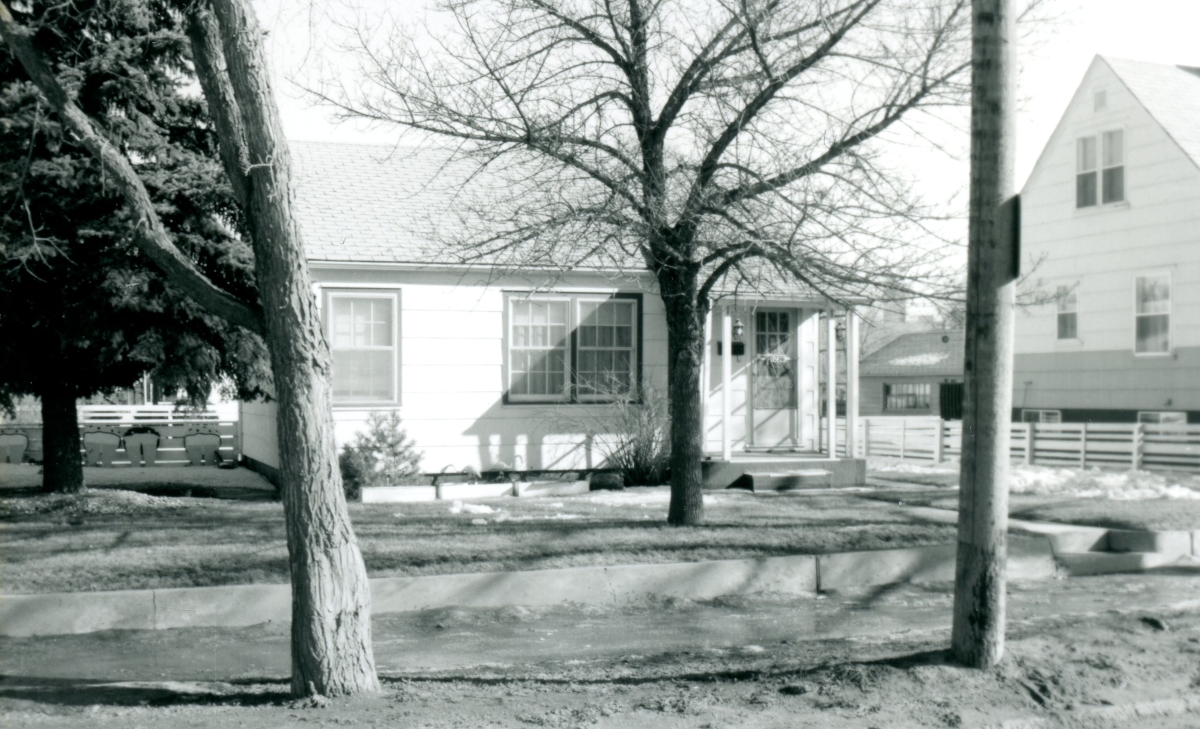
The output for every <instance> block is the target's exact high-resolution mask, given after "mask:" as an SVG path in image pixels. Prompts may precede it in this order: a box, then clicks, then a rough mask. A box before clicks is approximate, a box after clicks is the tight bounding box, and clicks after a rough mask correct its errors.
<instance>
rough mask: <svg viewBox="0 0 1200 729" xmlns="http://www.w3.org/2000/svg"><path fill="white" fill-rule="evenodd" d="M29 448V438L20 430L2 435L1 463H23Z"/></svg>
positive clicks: (0, 447) (0, 437)
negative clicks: (26, 450)
mask: <svg viewBox="0 0 1200 729" xmlns="http://www.w3.org/2000/svg"><path fill="white" fill-rule="evenodd" d="M28 447H29V436H27V435H25V434H24V433H22V432H20V431H19V430H6V431H4V432H2V433H0V463H22V462H23V461H24V460H25V449H26V448H28Z"/></svg>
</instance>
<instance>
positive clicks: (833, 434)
mask: <svg viewBox="0 0 1200 729" xmlns="http://www.w3.org/2000/svg"><path fill="white" fill-rule="evenodd" d="M825 332H826V336H825V341H826V347H827V348H828V353H827V356H828V357H829V376H828V377H827V378H826V380H825V389H826V392H825V397H826V398H827V404H826V406H825V408H826V415H827V417H826V419H825V434H826V442H827V443H829V457H830V458H837V317H836V316H834V314H833V309H830V310H829V311H828V312H827V314H826V316H825Z"/></svg>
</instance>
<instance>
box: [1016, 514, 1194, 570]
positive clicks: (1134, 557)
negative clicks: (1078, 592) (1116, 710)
mask: <svg viewBox="0 0 1200 729" xmlns="http://www.w3.org/2000/svg"><path fill="white" fill-rule="evenodd" d="M1012 531H1014V532H1018V533H1024V534H1030V535H1040V536H1045V537H1048V538H1049V539H1050V546H1051V548H1052V549H1053V550H1054V557H1055V559H1057V560H1058V561H1059V563H1060V564H1061V565H1062V566H1063V568H1064V569H1065V570H1066V572H1067V574H1069V575H1071V576H1076V577H1082V576H1086V575H1108V574H1118V573H1122V572H1145V571H1146V570H1153V569H1159V568H1164V567H1179V568H1181V569H1196V568H1200V542H1198V541H1197V539H1196V535H1197V534H1200V532H1187V531H1159V532H1156V531H1133V530H1125V529H1104V528H1100V527H1080V526H1071V525H1067V524H1044V523H1036V522H1014V523H1013V524H1012Z"/></svg>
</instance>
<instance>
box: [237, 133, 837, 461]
mask: <svg viewBox="0 0 1200 729" xmlns="http://www.w3.org/2000/svg"><path fill="white" fill-rule="evenodd" d="M291 148H292V154H293V159H294V170H295V184H294V187H295V208H294V209H295V210H296V212H297V215H298V217H299V219H300V224H301V228H302V231H303V234H304V240H305V246H306V249H307V253H308V259H309V267H310V271H311V275H312V279H313V282H314V288H315V292H314V293H315V295H316V296H317V297H318V300H319V302H320V310H321V314H322V317H323V321H324V324H325V327H326V336H327V338H328V341H329V343H330V346H331V348H332V355H333V409H334V412H333V415H334V421H335V428H336V438H337V441H338V442H339V444H344V443H346V442H347V441H349V440H350V439H352V438H353V436H354V434H355V433H357V432H359V431H360V430H361V429H362V428H363V427H364V425H365V423H366V421H367V418H368V416H369V415H370V413H372V412H375V411H393V410H394V411H399V412H400V413H401V417H402V419H403V422H404V427H405V429H406V430H407V432H408V435H409V436H410V437H411V438H413V440H414V441H415V442H416V447H417V448H418V449H419V450H420V451H421V452H422V454H423V461H422V469H423V470H424V471H425V472H426V473H436V472H441V471H444V470H451V471H461V470H464V469H465V468H467V467H471V468H474V469H478V470H480V471H486V470H488V469H489V468H491V467H493V466H496V465H498V464H505V465H506V466H507V467H508V468H510V469H516V470H532V471H538V470H577V469H585V468H596V467H600V466H601V465H602V463H601V461H602V458H601V456H600V454H599V453H598V452H597V449H596V448H595V447H594V440H593V439H592V438H591V437H589V434H588V433H589V431H591V430H594V429H596V428H597V424H598V423H600V422H601V421H603V419H604V417H605V414H606V412H608V411H606V409H605V404H606V403H607V402H611V401H612V399H613V395H612V393H613V392H614V391H615V393H616V394H615V397H622V396H625V395H628V394H634V395H636V394H637V393H646V392H649V391H657V392H658V393H660V394H661V395H663V396H664V397H665V391H666V384H667V325H666V318H665V312H664V309H663V305H662V302H661V299H660V298H659V296H658V294H657V292H656V288H655V282H654V278H653V276H652V275H651V274H650V273H649V271H646V270H645V269H644V267H637V266H630V265H627V264H619V263H618V264H614V263H611V262H608V261H605V260H598V261H597V262H596V263H595V265H592V266H587V265H584V266H576V267H573V268H571V269H570V270H567V269H565V268H564V267H562V265H561V264H562V261H556V260H553V256H550V257H544V258H543V259H540V260H538V261H536V262H533V263H528V262H527V263H522V264H520V265H515V264H514V263H513V262H512V261H511V260H509V261H505V262H503V265H500V264H499V263H497V262H496V261H495V260H493V259H490V258H488V257H487V256H483V257H481V258H480V259H479V260H476V261H470V262H464V261H463V260H462V259H461V258H460V257H458V256H456V255H453V251H454V250H455V248H454V247H453V246H449V245H447V240H448V239H450V238H453V237H454V233H455V230H456V226H463V225H464V222H463V221H464V219H466V220H468V221H469V219H470V218H471V215H472V213H471V212H470V210H471V207H472V205H478V204H480V203H481V202H482V203H483V204H486V202H487V200H488V189H489V188H488V185H495V184H499V183H497V181H496V180H495V179H489V178H488V176H487V175H478V176H474V177H472V176H471V174H470V173H472V172H474V171H475V168H474V166H473V165H467V164H464V163H458V162H454V161H453V160H451V159H449V158H448V157H447V156H446V155H445V154H443V153H438V152H435V151H421V152H414V151H411V150H400V151H396V150H393V149H391V148H389V147H377V146H366V145H343V144H324V143H293V144H292V146H291ZM467 225H469V223H467ZM586 243H587V242H586V241H576V242H568V241H564V243H563V246H564V248H566V247H569V246H571V245H576V246H581V245H585V244H586ZM565 255H566V254H565V253H564V256H565ZM739 288H740V289H741V290H740V291H738V293H737V296H736V298H735V297H733V296H730V297H728V298H727V299H725V300H724V301H722V302H719V305H718V306H716V307H714V314H713V316H712V318H711V321H710V328H709V335H708V346H707V350H706V358H705V374H706V376H707V380H706V385H707V386H706V392H705V395H706V397H705V403H706V418H705V421H704V422H705V430H706V437H707V440H706V446H707V449H708V450H709V451H710V452H712V453H715V454H721V453H722V452H723V450H724V439H726V438H727V439H728V440H729V441H730V448H731V450H732V451H733V452H738V453H740V452H743V451H746V450H751V449H753V448H756V447H757V448H781V449H789V450H796V451H809V452H811V451H814V450H815V449H816V448H817V447H818V439H817V428H818V427H819V420H818V416H817V392H818V385H819V383H818V382H817V378H818V372H819V369H818V367H817V356H818V348H817V340H818V338H817V332H818V321H819V319H821V318H822V317H827V316H828V315H829V312H830V311H832V308H833V307H831V305H830V304H829V302H827V301H826V300H824V299H823V298H822V297H819V296H816V295H813V294H810V293H808V292H807V291H805V290H803V289H802V288H800V287H786V288H785V289H781V290H777V291H764V290H763V289H762V286H756V287H750V286H747V285H745V284H744V283H743V285H742V286H740V287H739ZM838 314H839V315H844V311H841V312H838ZM723 317H728V321H727V322H726V321H724V320H723ZM723 325H728V326H729V327H730V329H731V331H732V337H731V338H732V339H733V342H732V344H733V347H732V353H731V351H730V347H729V346H728V345H729V344H730V342H723V341H722V339H723V337H722V336H721V334H720V333H721V331H722V326H723ZM731 355H732V357H731ZM725 357H731V358H732V359H733V360H735V361H733V362H731V365H732V366H731V368H730V372H729V376H728V381H727V382H728V389H727V391H728V392H729V393H730V394H731V398H730V403H729V410H730V419H729V421H728V422H726V421H725V420H724V419H723V416H722V412H723V408H724V402H723V394H724V392H726V380H725V374H724V368H723V367H722V366H721V362H722V358H725ZM242 428H243V431H242V440H243V452H244V454H245V455H246V456H247V457H248V458H250V459H251V461H252V463H255V464H256V465H257V466H258V467H265V469H266V470H267V471H268V472H269V471H270V470H271V469H272V468H275V467H277V466H278V452H277V445H276V439H275V425H274V413H273V408H272V406H271V405H268V404H264V403H261V402H260V403H245V404H243V408H242ZM601 430H603V428H602V427H601Z"/></svg>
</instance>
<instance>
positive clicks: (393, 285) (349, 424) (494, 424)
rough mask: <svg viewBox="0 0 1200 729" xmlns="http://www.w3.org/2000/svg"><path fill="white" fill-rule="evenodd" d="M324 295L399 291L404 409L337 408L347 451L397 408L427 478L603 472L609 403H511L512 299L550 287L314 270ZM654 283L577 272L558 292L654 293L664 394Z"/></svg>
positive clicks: (652, 328)
mask: <svg viewBox="0 0 1200 729" xmlns="http://www.w3.org/2000/svg"><path fill="white" fill-rule="evenodd" d="M313 278H314V281H315V283H316V286H317V287H318V288H319V289H320V290H337V291H343V290H347V289H349V290H353V289H356V288H357V289H362V290H370V291H378V290H399V291H400V292H401V297H400V299H401V306H400V331H401V332H402V335H401V339H400V383H401V390H400V402H399V403H398V404H396V405H389V406H381V407H357V406H337V405H335V406H334V409H333V416H334V426H335V437H336V439H337V442H338V444H339V447H340V446H341V445H342V444H344V443H347V442H350V441H351V440H353V438H354V437H355V435H356V434H357V433H359V432H362V431H363V430H364V429H365V427H366V423H367V419H368V418H369V416H370V414H371V413H372V412H375V411H379V410H385V411H386V410H396V411H398V412H399V413H400V415H401V418H402V420H403V423H404V428H405V430H406V431H407V433H408V435H409V437H410V438H412V439H413V441H414V442H415V444H416V447H417V448H418V449H419V450H420V451H421V453H422V463H421V467H422V470H424V471H425V472H427V473H432V472H438V471H442V470H453V471H461V470H463V469H465V468H467V467H471V468H475V469H478V470H481V471H482V470H486V469H487V468H489V467H490V466H493V465H494V464H497V463H501V462H503V463H505V464H507V465H509V466H510V467H515V468H519V469H522V470H543V469H544V470H577V469H584V468H596V467H600V466H601V465H603V463H602V461H603V458H602V456H601V454H600V453H598V452H597V450H596V449H595V448H593V447H590V445H589V443H588V439H587V436H586V431H588V430H590V429H594V428H597V427H600V428H603V423H604V421H605V418H607V417H609V416H608V415H607V409H606V407H605V406H603V405H586V404H548V403H536V404H530V403H522V404H517V403H511V404H510V403H506V402H504V393H505V383H504V366H505V365H504V361H505V355H504V327H505V321H504V299H505V296H506V295H507V294H508V293H511V292H531V291H535V290H538V289H539V287H544V283H545V282H544V280H542V279H537V280H533V279H531V278H529V277H525V276H517V275H514V276H507V277H500V278H495V277H490V278H489V277H486V275H485V274H478V275H476V274H464V273H462V272H455V273H450V272H447V273H437V272H431V271H428V270H426V271H412V270H389V269H386V268H366V267H364V268H342V267H336V268H334V267H321V266H320V265H319V264H314V265H313ZM649 288H650V283H649V282H648V281H647V280H646V279H635V278H629V279H626V280H622V281H618V282H614V281H613V280H611V279H610V278H606V277H603V276H600V275H587V274H575V275H569V276H565V277H563V278H562V279H561V280H560V281H558V282H557V284H556V286H555V288H554V292H564V293H608V294H611V293H618V292H621V293H645V295H644V296H642V297H641V303H642V308H643V310H642V313H641V327H642V328H641V338H642V350H641V372H642V377H643V382H644V383H645V384H647V385H649V386H650V387H651V388H654V389H657V390H659V391H663V392H665V387H666V363H667V357H666V351H667V341H666V339H667V333H666V319H665V316H664V311H663V308H662V303H661V300H660V299H659V297H658V296H657V295H655V294H651V293H650V292H649V291H648V289H649Z"/></svg>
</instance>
